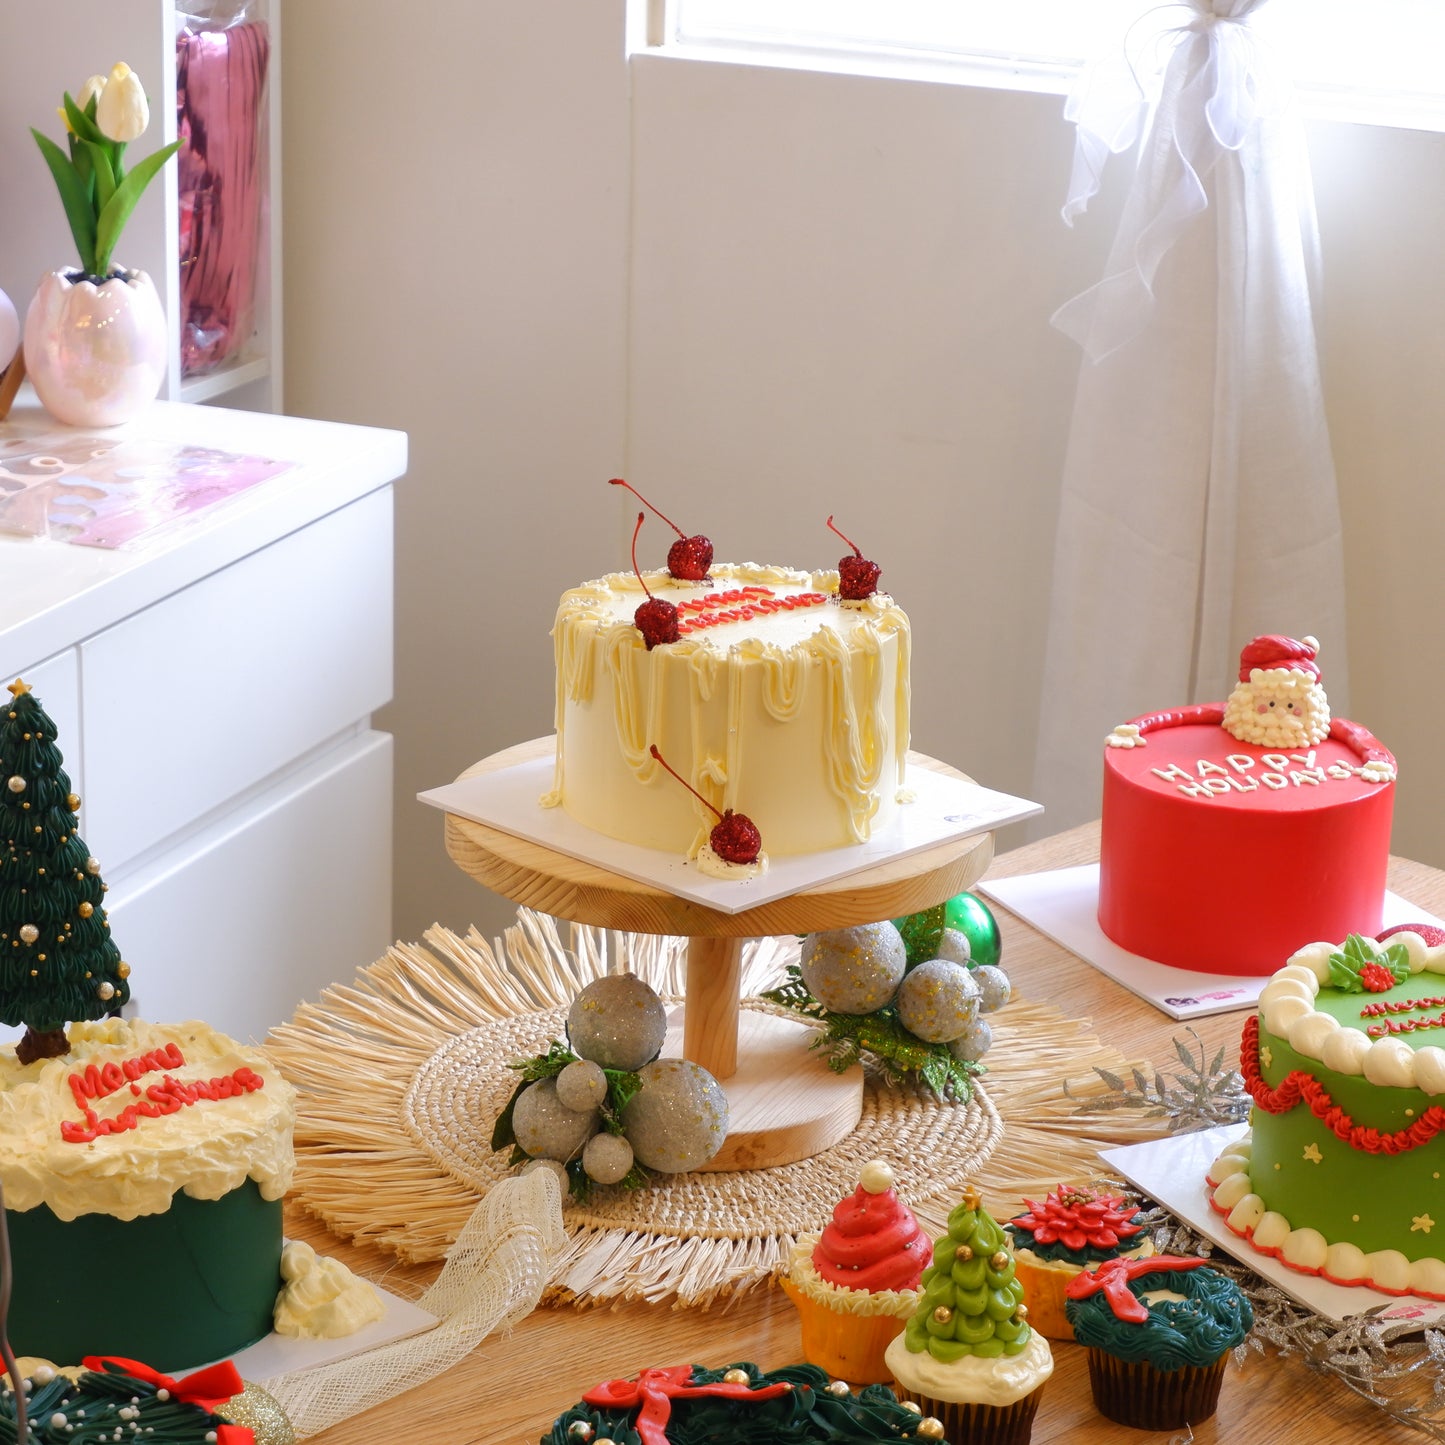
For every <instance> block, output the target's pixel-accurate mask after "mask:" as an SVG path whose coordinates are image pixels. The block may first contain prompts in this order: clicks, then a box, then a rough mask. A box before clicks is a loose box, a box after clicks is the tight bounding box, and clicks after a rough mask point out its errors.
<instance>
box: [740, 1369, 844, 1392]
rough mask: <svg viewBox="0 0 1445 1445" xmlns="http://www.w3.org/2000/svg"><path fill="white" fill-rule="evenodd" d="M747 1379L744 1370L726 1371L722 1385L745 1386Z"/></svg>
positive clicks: (746, 1373) (830, 1387)
mask: <svg viewBox="0 0 1445 1445" xmlns="http://www.w3.org/2000/svg"><path fill="white" fill-rule="evenodd" d="M748 1379H749V1376H748V1372H747V1371H746V1370H736V1369H734V1370H728V1371H726V1372H725V1373H724V1375H723V1383H724V1384H726V1385H746V1384H747V1383H748ZM828 1388H829V1389H830V1390H831V1389H832V1388H833V1387H832V1386H831V1385H830V1386H829V1387H828Z"/></svg>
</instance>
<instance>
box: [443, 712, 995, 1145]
mask: <svg viewBox="0 0 1445 1445" xmlns="http://www.w3.org/2000/svg"><path fill="white" fill-rule="evenodd" d="M553 746H554V739H552V738H539V739H537V740H536V741H534V742H529V743H521V744H519V745H518V746H516V747H513V748H508V749H507V750H506V751H504V752H500V753H495V754H493V755H492V756H491V757H489V758H486V759H484V760H483V761H481V762H479V763H477V764H475V765H474V766H473V767H471V768H469V769H468V770H467V771H466V773H464V774H463V775H462V776H463V777H471V776H474V775H475V774H477V773H482V772H487V771H491V770H494V769H500V768H506V767H510V766H513V765H515V764H518V763H524V762H529V761H531V760H533V759H535V758H537V757H541V756H547V755H549V754H550V752H551V750H552V748H553ZM908 764H909V766H910V767H914V768H930V769H933V770H934V771H936V772H942V773H948V774H951V775H952V776H954V777H962V776H963V775H962V774H960V773H958V772H957V771H956V770H955V769H953V768H950V767H948V766H947V765H946V764H944V763H940V762H937V761H935V760H934V759H932V758H928V757H924V756H923V755H922V754H920V753H910V754H909V755H908ZM446 846H447V852H448V854H450V856H451V858H452V860H453V861H454V862H455V863H456V864H457V866H458V867H459V868H461V869H462V871H463V872H464V873H467V874H469V875H470V876H471V877H473V878H475V879H476V880H477V882H479V883H482V884H485V885H486V887H488V888H490V889H492V891H493V892H495V893H500V894H501V895H502V896H503V897H504V898H509V899H511V900H512V901H514V902H516V903H519V904H524V905H526V906H527V907H529V908H533V909H536V910H537V911H538V912H541V913H547V914H551V915H552V916H553V917H556V918H563V919H567V920H569V921H571V922H574V923H585V924H591V925H593V926H595V927H599V928H608V929H619V930H624V931H629V932H634V933H654V934H663V935H666V936H671V937H684V938H687V939H688V940H689V942H688V950H687V989H686V995H685V998H684V1003H683V1007H682V1010H681V1014H682V1016H681V1021H680V1028H679V1027H678V1020H677V1018H676V1016H675V1015H674V1017H673V1018H672V1019H671V1020H670V1024H671V1026H670V1028H669V1031H668V1040H667V1043H666V1044H664V1046H663V1052H664V1053H665V1054H673V1055H676V1054H681V1055H682V1057H684V1058H688V1059H691V1060H693V1061H694V1062H695V1063H698V1064H701V1065H702V1066H703V1067H704V1068H705V1069H707V1070H708V1071H709V1072H710V1073H711V1074H712V1075H713V1076H714V1077H715V1078H716V1079H718V1080H719V1082H720V1083H722V1085H723V1088H724V1091H725V1092H726V1094H727V1096H728V1117H729V1127H728V1137H727V1141H726V1143H725V1144H724V1145H723V1147H722V1149H721V1150H720V1151H719V1152H718V1153H717V1154H716V1155H715V1156H714V1157H713V1159H712V1161H711V1162H710V1163H709V1164H708V1165H707V1166H706V1167H707V1168H709V1169H766V1168H770V1167H772V1166H774V1165H778V1164H787V1163H791V1162H792V1161H793V1160H795V1159H807V1158H810V1157H811V1156H812V1155H814V1154H817V1153H820V1152H821V1151H822V1150H824V1149H827V1148H830V1147H831V1146H832V1145H834V1144H836V1143H837V1142H838V1141H839V1140H840V1139H843V1138H845V1137H846V1136H847V1135H848V1134H850V1133H851V1132H852V1131H853V1129H854V1128H855V1127H856V1125H857V1123H858V1120H859V1118H860V1117H861V1114H862V1110H863V1071H862V1070H861V1069H857V1068H854V1069H849V1070H848V1071H847V1072H845V1073H842V1074H836V1073H834V1072H833V1071H832V1070H831V1069H829V1068H828V1066H827V1063H826V1062H825V1060H824V1059H823V1058H822V1057H821V1055H820V1054H819V1053H818V1051H816V1050H814V1049H811V1048H810V1047H809V1046H810V1044H811V1043H812V1041H813V1039H814V1038H815V1037H816V1030H815V1029H813V1028H812V1027H810V1026H809V1025H807V1024H805V1023H800V1022H798V1021H796V1020H794V1019H788V1018H780V1017H777V1016H775V1015H773V1014H770V1013H764V1012H759V1011H756V1010H753V1009H743V1008H742V1007H741V998H740V988H741V979H742V952H743V944H744V942H745V941H746V940H747V939H749V938H764V937H772V936H787V935H793V934H803V933H812V932H819V931H822V930H825V929H833V928H848V927H851V926H852V925H854V924H858V923H874V922H877V921H878V920H880V919H885V918H899V917H902V916H903V915H905V914H909V913H916V912H919V911H920V910H922V909H925V908H931V907H933V906H934V905H935V904H938V903H942V902H945V901H946V900H947V899H949V898H951V897H953V895H954V894H956V893H961V892H963V891H964V890H965V889H967V888H969V887H970V886H971V885H972V884H974V883H975V882H977V880H978V879H979V878H980V877H981V876H982V875H983V872H984V870H985V869H986V868H987V867H988V865H989V863H990V861H991V860H992V858H993V834H992V833H980V834H975V835H974V836H973V837H970V838H961V839H956V840H954V841H951V842H947V843H940V844H938V845H936V846H934V847H931V848H929V849H927V850H926V851H924V852H921V853H913V854H910V855H908V856H907V857H904V858H898V859H894V860H891V861H889V862H886V863H882V864H878V865H876V866H874V867H871V868H869V869H867V870H866V871H865V872H861V873H853V874H850V875H848V876H847V877H846V878H840V879H837V880H836V881H834V882H831V883H827V884H824V885H822V886H819V887H816V888H812V889H809V890H808V891H807V892H804V893H795V894H792V895H790V896H789V897H786V898H778V899H774V900H773V901H771V902H769V903H764V904H761V905H760V906H758V907H756V908H750V909H747V910H746V911H745V912H742V913H719V912H718V911H717V910H716V909H712V908H708V907H705V906H704V905H702V904H699V903H694V902H692V901H691V900H689V899H685V898H679V897H677V896H676V895H675V894H672V893H668V892H666V891H664V890H662V889H659V888H657V887H654V886H651V885H649V884H646V883H638V882H634V881H633V880H632V879H630V878H624V877H622V876H621V875H620V874H617V873H612V872H610V871H608V870H607V869H605V868H601V867H598V866H597V865H596V864H593V863H586V862H581V861H579V860H578V859H576V858H571V857H568V856H567V855H565V854H562V853H558V852H555V851H554V850H552V849H551V848H547V847H544V846H543V845H541V844H539V843H533V842H530V841H529V840H527V839H524V838H517V837H514V836H513V835H511V834H509V833H504V832H502V831H500V830H499V829H497V828H492V827H489V826H487V825H486V824H484V823H476V822H472V821H471V820H469V819H467V818H462V817H459V816H458V815H456V814H455V813H448V814H447V815H446ZM743 886H746V885H743V884H739V887H743Z"/></svg>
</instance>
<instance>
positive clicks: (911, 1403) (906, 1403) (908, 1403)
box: [898, 1400, 923, 1415]
mask: <svg viewBox="0 0 1445 1445" xmlns="http://www.w3.org/2000/svg"><path fill="white" fill-rule="evenodd" d="M898 1403H899V1404H900V1405H902V1406H903V1408H904V1409H905V1410H912V1411H913V1413H914V1414H915V1415H921V1414H922V1413H923V1406H922V1405H920V1404H919V1403H918V1401H917V1400H900V1401H899V1402H898Z"/></svg>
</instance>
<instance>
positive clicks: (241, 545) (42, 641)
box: [0, 392, 407, 677]
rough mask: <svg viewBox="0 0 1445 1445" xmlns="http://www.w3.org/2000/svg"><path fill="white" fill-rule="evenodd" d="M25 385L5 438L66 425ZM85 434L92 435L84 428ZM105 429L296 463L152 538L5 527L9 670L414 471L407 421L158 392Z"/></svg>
mask: <svg viewBox="0 0 1445 1445" xmlns="http://www.w3.org/2000/svg"><path fill="white" fill-rule="evenodd" d="M70 430H71V429H69V428H65V427H62V426H60V425H59V424H58V423H57V422H55V421H54V420H52V419H51V418H50V417H49V416H48V415H47V414H46V413H45V412H44V411H43V410H41V408H40V407H39V406H38V405H36V404H35V403H34V402H33V400H31V401H30V402H29V403H28V404H27V401H26V393H25V392H22V393H21V400H20V401H19V402H17V404H16V406H15V408H14V410H13V411H12V412H11V413H10V416H9V418H8V419H7V420H6V421H5V422H3V423H0V439H4V438H10V437H23V436H40V435H45V434H56V433H59V434H64V433H66V432H67V431H70ZM75 434H79V435H84V434H86V433H85V430H84V429H81V430H80V431H79V432H76V433H75ZM96 434H97V435H104V436H105V437H106V438H107V439H110V438H115V439H121V438H137V437H145V438H154V439H156V440H161V441H168V442H179V443H186V444H190V445H194V446H205V447H215V448H219V449H222V450H226V451H235V452H243V453H248V454H251V455H255V456H262V457H267V458H270V459H272V460H275V461H286V462H291V463H293V464H294V465H293V466H292V468H291V469H290V470H289V471H286V472H283V473H282V474H281V475H280V476H278V477H274V478H272V479H271V480H269V481H265V482H262V483H260V484H258V485H257V486H254V487H252V488H250V489H249V490H248V491H245V492H242V493H240V494H239V495H237V496H235V497H231V498H229V499H227V500H226V501H223V502H218V503H216V504H215V505H214V506H211V507H207V508H205V509H204V510H202V511H200V512H198V513H196V514H194V515H193V516H192V517H189V518H187V519H186V521H185V522H184V523H183V524H181V525H179V526H177V527H174V528H168V529H167V530H166V531H165V532H164V533H162V534H160V535H159V536H158V537H156V538H155V539H154V541H153V542H152V543H151V544H150V545H148V546H147V545H137V546H135V547H134V548H129V549H117V550H114V551H110V550H106V549H103V548H98V547H79V546H71V545H69V544H68V543H64V542H52V541H50V540H48V539H43V538H28V537H14V536H6V535H0V677H9V676H13V675H14V674H15V673H16V672H17V671H19V670H20V669H21V668H25V667H29V666H31V665H33V664H34V663H36V662H40V661H42V660H44V659H45V658H47V657H50V656H52V655H53V654H55V653H58V652H61V651H63V650H64V649H65V648H67V647H72V646H74V644H75V643H76V641H77V640H78V639H80V638H84V637H90V636H93V635H94V634H95V633H97V632H100V631H102V630H103V629H104V628H107V627H110V626H112V625H113V624H114V623H116V622H119V621H120V620H121V619H122V618H125V617H128V616H130V615H131V614H132V613H134V612H137V611H139V610H140V609H141V608H144V607H149V606H151V605H152V604H153V603H155V602H157V601H159V600H160V599H161V598H163V597H166V596H168V595H170V594H171V593H173V592H176V591H179V590H180V589H181V588H183V587H187V586H189V585H190V584H191V583H193V582H195V581H197V580H199V579H200V578H202V577H205V576H207V575H209V574H210V573H212V572H215V571H217V570H218V569H220V568H222V567H225V566H228V565H229V564H230V563H232V562H235V561H237V560H239V559H240V558H242V557H245V556H247V555H249V554H250V553H252V552H254V551H256V550H257V549H258V548H261V547H264V546H267V545H268V544H269V543H271V542H274V541H276V540H277V539H278V538H280V537H284V536H286V535H287V534H288V533H290V532H294V531H295V530H296V529H297V528H299V527H304V526H306V525H307V524H308V523H310V522H314V521H315V520H317V518H319V517H323V516H325V515H326V514H327V513H328V512H333V511H335V510H336V509H337V508H338V507H344V506H345V505H347V503H349V502H353V501H355V500H356V499H357V498H358V497H361V496H364V495H365V494H366V493H368V492H371V491H375V490H376V488H378V487H382V486H385V485H386V484H387V483H388V482H391V481H394V480H395V479H397V478H398V477H400V476H401V475H402V474H403V473H404V472H405V471H406V457H407V439H406V433H405V432H399V431H388V430H382V429H380V428H374V427H361V426H347V425H342V424H340V423H337V422H320V421H309V420H306V419H303V418H300V417H288V416H273V415H271V414H269V413H266V412H250V411H229V410H225V409H223V408H221V407H212V406H195V405H189V404H186V403H182V402H165V401H158V402H155V403H153V404H152V405H151V406H150V407H148V408H147V409H146V411H145V412H144V413H143V414H142V415H141V416H140V417H138V418H137V419H136V420H135V421H133V422H129V423H127V424H126V425H125V426H120V427H112V428H108V429H105V430H103V431H97V432H96Z"/></svg>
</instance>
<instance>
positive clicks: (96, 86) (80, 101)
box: [75, 75, 105, 112]
mask: <svg viewBox="0 0 1445 1445" xmlns="http://www.w3.org/2000/svg"><path fill="white" fill-rule="evenodd" d="M104 89H105V76H103V75H92V76H91V77H90V79H89V80H87V81H86V82H85V84H84V85H82V86H81V87H80V89H79V90H78V91H77V92H76V95H75V108H76V109H77V110H79V111H82V112H83V111H84V110H85V107H86V106H88V105H89V104H90V98H91V96H93V95H99V94H100V93H101V91H103V90H104Z"/></svg>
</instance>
